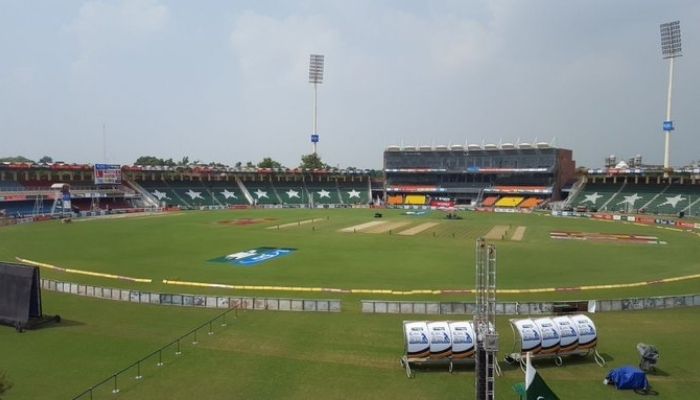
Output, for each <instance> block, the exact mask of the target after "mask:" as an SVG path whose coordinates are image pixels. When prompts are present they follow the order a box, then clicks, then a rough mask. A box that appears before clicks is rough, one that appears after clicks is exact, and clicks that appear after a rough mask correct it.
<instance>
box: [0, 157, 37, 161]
mask: <svg viewBox="0 0 700 400" xmlns="http://www.w3.org/2000/svg"><path fill="white" fill-rule="evenodd" d="M0 162H23V163H33V162H34V161H32V160H30V159H28V158H27V157H22V156H15V157H4V158H0Z"/></svg>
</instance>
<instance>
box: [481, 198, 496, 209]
mask: <svg viewBox="0 0 700 400" xmlns="http://www.w3.org/2000/svg"><path fill="white" fill-rule="evenodd" d="M497 201H498V196H489V197H487V198H485V199H484V201H482V202H481V205H482V206H484V207H493V206H494V205H495V204H496V202H497Z"/></svg>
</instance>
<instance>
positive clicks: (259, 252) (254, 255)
mask: <svg viewBox="0 0 700 400" xmlns="http://www.w3.org/2000/svg"><path fill="white" fill-rule="evenodd" d="M294 251H296V249H292V248H279V247H258V248H257V249H252V250H246V251H241V252H238V253H233V254H229V255H227V256H223V257H217V258H215V259H213V260H209V261H212V262H221V263H228V264H233V265H236V266H241V267H253V266H255V265H258V264H262V263H264V262H265V261H269V260H272V259H275V258H279V257H283V256H286V255H288V254H291V253H293V252H294Z"/></svg>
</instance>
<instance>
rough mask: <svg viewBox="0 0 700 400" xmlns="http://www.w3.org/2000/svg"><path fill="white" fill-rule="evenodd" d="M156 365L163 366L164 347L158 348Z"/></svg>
mask: <svg viewBox="0 0 700 400" xmlns="http://www.w3.org/2000/svg"><path fill="white" fill-rule="evenodd" d="M156 366H158V367H162V366H163V349H160V350H158V363H157V364H156Z"/></svg>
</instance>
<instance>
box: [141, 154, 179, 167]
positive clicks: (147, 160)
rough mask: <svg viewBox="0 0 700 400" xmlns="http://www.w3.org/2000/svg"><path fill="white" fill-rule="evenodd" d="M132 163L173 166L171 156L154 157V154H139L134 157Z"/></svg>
mask: <svg viewBox="0 0 700 400" xmlns="http://www.w3.org/2000/svg"><path fill="white" fill-rule="evenodd" d="M134 165H150V166H168V167H174V166H175V162H174V161H173V159H172V158H168V159H167V160H164V159H162V158H158V157H154V156H141V157H139V158H137V159H136V162H134Z"/></svg>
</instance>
